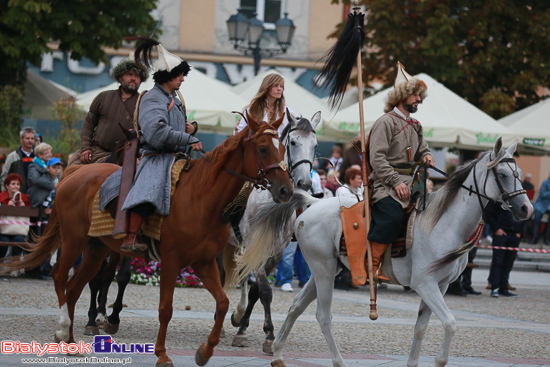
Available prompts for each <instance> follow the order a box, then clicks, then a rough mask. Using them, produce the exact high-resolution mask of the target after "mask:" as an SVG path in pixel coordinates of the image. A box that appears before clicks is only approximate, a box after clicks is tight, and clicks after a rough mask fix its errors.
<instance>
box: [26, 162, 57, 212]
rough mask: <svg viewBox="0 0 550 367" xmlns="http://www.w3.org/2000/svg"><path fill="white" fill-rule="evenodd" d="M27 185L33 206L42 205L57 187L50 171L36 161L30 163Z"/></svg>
mask: <svg viewBox="0 0 550 367" xmlns="http://www.w3.org/2000/svg"><path fill="white" fill-rule="evenodd" d="M27 185H28V189H27V195H29V201H30V203H31V207H33V208H36V207H38V206H41V205H42V203H44V200H46V198H47V197H48V196H49V195H50V193H51V192H52V190H53V189H54V188H55V184H54V182H53V179H52V175H50V172H48V170H47V169H46V168H44V167H42V166H39V165H38V164H36V163H31V164H30V165H29V173H28V174H27Z"/></svg>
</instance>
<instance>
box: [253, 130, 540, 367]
mask: <svg viewBox="0 0 550 367" xmlns="http://www.w3.org/2000/svg"><path fill="white" fill-rule="evenodd" d="M516 145H517V142H516V143H514V144H513V145H512V146H511V147H510V148H508V150H503V149H501V147H502V143H501V140H500V139H498V141H497V143H496V144H495V147H494V149H493V151H490V152H486V153H485V154H483V155H482V156H481V157H480V158H479V159H477V160H475V161H473V162H472V163H470V164H468V165H466V166H464V167H461V168H460V169H459V170H457V171H456V172H455V173H454V174H453V175H452V176H451V179H450V180H449V181H448V182H447V183H446V184H445V186H444V187H443V188H441V189H440V190H438V191H437V192H435V193H433V194H431V195H429V197H428V199H427V207H426V210H425V211H424V212H420V213H418V215H417V217H416V221H415V227H414V240H413V245H412V248H410V249H409V250H407V255H406V256H405V257H402V258H392V259H391V261H386V262H385V263H384V264H383V266H382V272H383V273H384V274H386V275H389V274H390V271H391V269H393V274H394V276H395V279H397V281H398V282H399V283H400V284H401V285H404V286H410V287H411V288H412V289H414V290H415V291H416V292H417V294H418V295H419V296H420V297H421V298H422V301H421V302H420V308H419V312H418V318H417V321H416V326H415V330H414V338H413V343H412V347H411V352H410V355H409V360H408V362H407V366H409V367H412V366H418V359H419V355H420V346H421V343H422V339H423V336H424V334H425V331H426V328H427V327H428V321H429V319H430V316H431V314H432V312H433V313H435V314H436V316H437V317H438V318H439V319H440V320H441V323H442V324H443V329H444V338H443V343H442V345H441V349H440V351H439V353H438V355H437V356H436V357H435V365H436V366H437V367H441V366H445V365H446V364H447V362H448V359H449V348H450V344H451V339H452V338H453V336H454V334H455V332H456V321H455V319H454V317H453V315H452V314H451V311H450V310H449V308H448V307H447V305H446V303H445V300H444V299H443V295H444V294H445V292H446V291H447V287H448V285H449V283H451V282H453V281H454V280H455V279H457V278H458V276H459V275H460V274H461V273H462V271H463V270H464V268H465V267H466V264H467V261H468V260H467V256H466V254H467V252H468V251H469V250H471V249H472V247H473V246H474V244H471V243H466V244H465V242H466V240H467V238H468V237H469V236H470V235H471V234H472V233H473V232H474V231H475V230H476V228H477V226H478V224H479V223H480V220H481V218H482V211H483V208H484V207H485V205H486V204H487V203H488V201H489V199H490V200H495V201H498V202H501V203H503V206H504V207H506V208H507V209H509V210H510V211H511V212H512V213H513V214H514V217H515V218H516V219H517V220H525V219H527V218H529V217H530V215H531V213H532V212H533V207H532V205H531V203H530V201H529V198H528V197H527V195H526V194H525V191H524V190H522V186H521V181H520V178H521V171H520V170H519V168H518V167H517V165H516V163H515V161H514V159H513V158H512V154H513V153H514V152H515V149H516ZM463 185H464V186H466V187H471V188H472V189H473V190H474V191H475V192H477V193H478V194H476V193H475V192H474V193H472V194H470V193H469V192H468V190H466V189H463ZM353 204H355V202H354V201H353V200H346V199H343V198H342V199H340V200H339V199H338V198H333V199H325V200H317V199H314V198H312V197H311V196H309V195H307V194H306V193H303V192H295V193H294V197H293V199H292V200H291V202H289V203H288V204H285V205H283V206H274V205H266V206H264V207H263V208H262V210H261V211H260V212H258V213H257V215H256V217H255V218H254V219H255V221H254V222H252V223H251V225H253V226H254V228H255V230H257V231H259V232H262V231H268V230H269V228H272V231H277V230H278V229H277V225H278V224H277V223H276V222H277V221H278V220H280V219H278V218H286V215H287V213H286V211H292V210H293V209H294V208H295V207H296V206H302V205H305V206H309V208H308V209H307V210H306V211H305V212H304V213H303V214H302V215H300V216H299V217H298V218H297V220H296V223H295V231H296V236H297V239H298V242H299V243H300V249H301V250H302V252H303V255H304V257H305V259H306V261H307V263H308V265H309V268H310V270H311V275H312V278H311V279H310V281H309V282H308V283H307V284H306V286H305V287H304V288H303V289H302V291H301V292H300V293H299V294H298V295H297V296H296V298H295V299H294V302H293V304H292V306H291V307H290V310H289V312H288V315H287V317H286V320H285V322H284V324H283V326H282V328H281V331H280V333H279V335H278V336H277V338H276V339H275V341H274V343H273V353H274V355H273V362H272V366H274V367H281V366H285V363H284V362H283V356H282V349H283V346H284V343H285V340H286V338H287V336H288V334H289V332H290V330H291V328H292V326H293V325H294V322H295V321H296V319H297V318H298V316H300V315H301V314H302V313H303V312H304V310H305V309H306V308H307V306H308V305H309V304H310V303H311V302H312V301H313V300H315V299H316V298H317V320H318V322H319V324H320V326H321V330H322V332H323V334H324V336H325V339H326V341H327V343H328V346H329V349H330V353H331V355H332V362H333V365H334V366H338V367H343V366H347V365H346V363H345V362H344V360H343V359H342V356H341V355H340V352H339V351H338V347H337V346H336V343H335V340H334V337H333V335H332V329H331V303H332V291H333V284H334V276H335V275H336V274H338V272H339V271H340V264H339V260H340V261H341V263H343V264H344V265H345V266H348V267H349V261H348V259H347V257H344V256H339V247H340V236H341V233H342V224H341V221H340V206H341V205H343V206H346V207H348V206H351V205H353ZM250 238H253V236H251V237H250ZM266 245H269V244H268V243H265V242H262V241H257V242H254V243H249V244H248V246H251V247H257V246H262V247H263V249H262V252H264V253H269V252H270V251H272V250H271V249H269V248H267V247H266ZM249 260H250V259H249ZM242 267H243V268H244V269H250V268H254V267H255V264H250V263H249V264H242Z"/></svg>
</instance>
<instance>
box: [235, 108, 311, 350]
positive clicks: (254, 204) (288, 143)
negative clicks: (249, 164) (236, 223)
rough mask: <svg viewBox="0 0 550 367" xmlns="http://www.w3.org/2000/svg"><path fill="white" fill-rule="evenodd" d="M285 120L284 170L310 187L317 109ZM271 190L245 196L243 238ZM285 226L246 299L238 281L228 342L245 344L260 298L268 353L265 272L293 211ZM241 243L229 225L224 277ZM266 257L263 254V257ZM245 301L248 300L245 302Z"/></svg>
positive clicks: (286, 238)
mask: <svg viewBox="0 0 550 367" xmlns="http://www.w3.org/2000/svg"><path fill="white" fill-rule="evenodd" d="M287 115H288V120H289V124H288V125H287V126H286V127H285V129H284V131H283V132H282V134H281V142H282V143H283V144H284V145H285V148H286V153H285V162H286V164H287V165H288V170H289V172H290V175H291V177H292V180H293V182H294V187H295V188H298V189H302V190H309V188H310V187H311V169H312V164H313V159H314V158H315V148H316V147H317V137H316V135H315V128H316V127H317V125H318V124H319V122H320V121H321V112H317V113H315V114H314V115H313V117H312V118H311V121H309V120H307V119H305V118H294V117H293V116H292V115H291V114H288V111H287ZM271 200H272V199H271V194H270V193H269V192H267V191H265V190H259V189H254V190H253V191H252V193H251V194H250V197H249V199H248V203H247V207H246V211H245V213H244V216H243V219H242V220H241V223H240V230H241V234H242V237H243V238H246V237H247V236H248V234H249V233H250V226H249V225H248V220H249V218H251V217H253V216H254V215H255V214H256V212H257V211H258V210H259V209H260V208H261V207H262V206H263V205H264V204H266V203H268V202H269V201H271ZM289 215H290V218H288V221H287V224H286V226H284V228H283V229H282V234H281V236H280V238H279V241H278V242H277V243H276V244H275V246H276V251H275V252H274V254H273V256H271V257H269V259H268V260H267V263H266V265H265V266H264V267H262V268H261V269H259V270H258V271H256V272H255V277H256V283H255V284H252V285H251V286H250V291H249V292H248V299H247V285H248V284H247V281H246V279H245V280H243V281H241V282H240V284H241V298H240V300H239V303H238V305H237V308H236V310H235V311H234V312H233V314H232V315H231V322H232V324H233V326H235V327H238V328H239V330H238V331H237V334H236V335H235V337H234V339H233V342H232V345H233V346H237V347H246V346H248V340H247V337H246V335H245V332H246V329H247V328H248V324H249V320H250V315H251V313H252V309H253V308H254V305H255V304H256V302H257V301H258V299H259V300H260V302H261V303H262V306H263V308H264V315H265V321H264V332H265V334H266V339H265V342H264V344H263V350H264V352H266V353H271V344H272V342H273V340H274V339H275V335H274V333H273V323H272V321H271V301H272V298H273V292H272V289H271V286H270V284H269V282H268V280H267V276H268V275H269V273H270V272H271V271H272V270H273V269H274V268H275V267H276V266H277V264H279V261H280V260H281V257H282V255H283V252H284V249H285V248H286V246H287V245H288V244H289V242H290V239H291V237H292V233H293V232H294V228H293V227H294V220H295V219H296V214H295V213H291V214H289ZM241 246H242V244H240V243H239V240H238V239H237V237H236V236H235V233H234V231H233V228H232V229H231V236H230V238H229V244H228V246H226V247H225V249H224V268H225V269H224V270H225V271H226V278H225V279H231V277H232V271H231V269H232V268H233V267H234V263H233V262H232V261H233V259H234V256H235V254H237V253H238V252H239V251H240V250H241ZM266 259H267V258H266ZM247 301H248V302H247Z"/></svg>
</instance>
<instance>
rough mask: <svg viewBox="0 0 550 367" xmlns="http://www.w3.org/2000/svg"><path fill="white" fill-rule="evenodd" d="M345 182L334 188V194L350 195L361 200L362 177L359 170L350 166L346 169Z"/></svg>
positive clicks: (339, 195)
mask: <svg viewBox="0 0 550 367" xmlns="http://www.w3.org/2000/svg"><path fill="white" fill-rule="evenodd" d="M345 182H346V183H345V184H344V186H342V187H339V188H338V190H336V196H338V197H351V198H355V199H358V200H359V201H361V200H363V178H362V175H361V170H359V169H357V168H354V167H350V168H348V169H347V170H346V175H345Z"/></svg>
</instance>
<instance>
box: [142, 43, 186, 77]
mask: <svg viewBox="0 0 550 367" xmlns="http://www.w3.org/2000/svg"><path fill="white" fill-rule="evenodd" d="M141 40H142V42H141V43H140V44H139V46H138V47H137V48H136V51H135V55H136V60H137V63H138V65H141V64H142V63H143V64H144V65H145V66H146V67H151V65H152V57H151V56H152V55H151V53H152V48H153V47H155V46H156V47H157V53H158V60H157V62H156V64H155V72H154V73H153V80H154V81H155V82H156V83H159V84H163V83H165V82H167V81H169V80H171V79H173V78H175V77H177V76H178V75H181V74H183V75H184V76H187V73H189V70H190V69H191V67H190V66H189V64H188V63H187V61H185V60H182V59H181V58H180V57H179V56H177V55H174V54H173V53H171V52H169V51H168V50H167V49H166V48H165V47H164V46H163V45H162V44H160V42H158V41H156V40H154V39H151V38H141Z"/></svg>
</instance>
